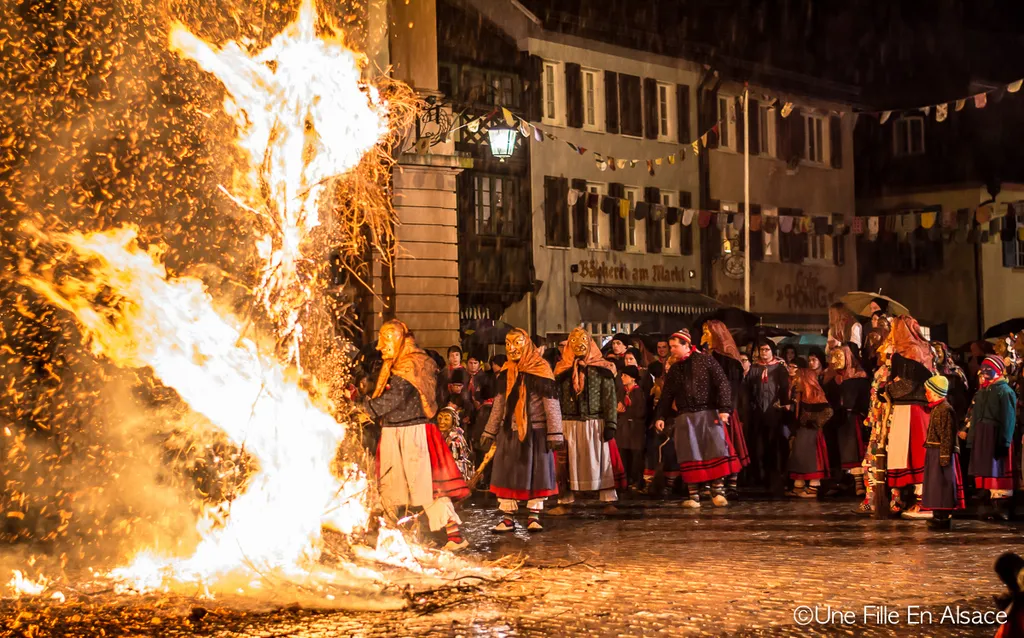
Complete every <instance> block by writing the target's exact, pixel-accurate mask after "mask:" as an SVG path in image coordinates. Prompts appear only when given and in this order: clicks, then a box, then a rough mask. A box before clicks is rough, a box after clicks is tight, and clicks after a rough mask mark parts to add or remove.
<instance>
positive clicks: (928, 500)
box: [921, 447, 964, 510]
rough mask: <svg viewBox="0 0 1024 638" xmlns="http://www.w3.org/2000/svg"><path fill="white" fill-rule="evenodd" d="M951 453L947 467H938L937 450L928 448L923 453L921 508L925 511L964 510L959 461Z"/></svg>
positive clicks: (956, 456)
mask: <svg viewBox="0 0 1024 638" xmlns="http://www.w3.org/2000/svg"><path fill="white" fill-rule="evenodd" d="M958 456H959V455H958V454H957V453H956V452H954V453H953V456H952V458H951V459H950V461H949V465H947V466H946V467H942V466H941V465H939V448H937V447H930V448H927V449H926V450H925V453H924V486H923V489H924V492H922V494H921V508H922V509H926V510H962V509H964V482H963V478H962V477H961V476H960V459H959V458H958Z"/></svg>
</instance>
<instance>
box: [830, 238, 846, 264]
mask: <svg viewBox="0 0 1024 638" xmlns="http://www.w3.org/2000/svg"><path fill="white" fill-rule="evenodd" d="M832 263H834V264H835V265H836V266H842V265H843V264H845V263H846V237H845V236H843V235H839V236H836V237H833V238H832Z"/></svg>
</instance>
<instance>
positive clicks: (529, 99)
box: [520, 54, 544, 122]
mask: <svg viewBox="0 0 1024 638" xmlns="http://www.w3.org/2000/svg"><path fill="white" fill-rule="evenodd" d="M520 68H521V69H522V77H523V83H522V104H523V106H524V107H525V109H526V119H528V120H530V121H531V122H539V121H540V120H541V117H542V115H543V112H544V108H543V93H544V91H543V89H542V87H541V84H542V83H543V76H544V60H542V59H541V58H540V57H538V56H536V55H528V54H524V55H523V56H522V57H521V58H520Z"/></svg>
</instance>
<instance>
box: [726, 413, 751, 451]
mask: <svg viewBox="0 0 1024 638" xmlns="http://www.w3.org/2000/svg"><path fill="white" fill-rule="evenodd" d="M734 399H735V397H734ZM726 429H727V430H729V437H730V439H731V440H732V445H733V447H734V448H735V450H736V459H737V460H738V461H739V462H740V467H741V468H744V467H747V466H748V465H750V451H749V450H747V437H745V436H744V435H743V421H740V412H739V410H733V411H732V417H731V418H730V419H729V427H727V428H726Z"/></svg>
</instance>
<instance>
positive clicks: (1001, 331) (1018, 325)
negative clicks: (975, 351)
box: [985, 317, 1024, 339]
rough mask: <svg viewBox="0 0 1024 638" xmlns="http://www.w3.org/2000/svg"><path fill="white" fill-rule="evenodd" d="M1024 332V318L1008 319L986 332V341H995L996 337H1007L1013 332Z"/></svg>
mask: <svg viewBox="0 0 1024 638" xmlns="http://www.w3.org/2000/svg"><path fill="white" fill-rule="evenodd" d="M1021 330H1024V317H1016V318H1014V319H1007V320H1006V321H1004V322H1002V323H997V324H996V325H994V326H992V327H991V328H989V329H988V330H986V331H985V339H993V338H996V337H1005V336H1006V335H1008V334H1010V333H1012V332H1020V331H1021Z"/></svg>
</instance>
